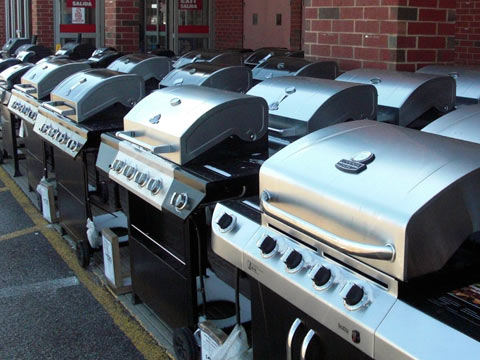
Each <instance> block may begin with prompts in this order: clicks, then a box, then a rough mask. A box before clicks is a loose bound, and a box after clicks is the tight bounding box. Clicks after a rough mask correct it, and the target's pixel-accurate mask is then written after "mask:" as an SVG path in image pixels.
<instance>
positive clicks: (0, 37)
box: [0, 1, 7, 47]
mask: <svg viewBox="0 0 480 360" xmlns="http://www.w3.org/2000/svg"><path fill="white" fill-rule="evenodd" d="M0 19H3V21H1V22H0V47H1V46H3V44H5V42H6V41H7V40H6V38H5V25H6V24H5V1H0Z"/></svg>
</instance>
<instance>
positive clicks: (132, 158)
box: [109, 141, 188, 210]
mask: <svg viewBox="0 0 480 360" xmlns="http://www.w3.org/2000/svg"><path fill="white" fill-rule="evenodd" d="M173 171H174V165H173V164H171V163H170V162H168V161H166V160H164V159H162V158H160V157H158V156H156V155H153V154H152V153H150V152H148V151H146V150H143V149H141V148H139V147H136V146H135V145H132V144H128V143H127V142H126V141H123V142H122V143H121V144H120V151H119V152H118V154H117V156H116V158H115V159H114V161H113V162H112V164H111V165H110V171H109V177H110V178H111V179H112V180H114V181H115V182H117V183H118V184H120V185H122V186H123V187H124V188H126V189H127V190H128V191H131V192H132V193H134V194H135V195H137V196H139V197H140V198H142V199H144V200H145V201H147V202H148V203H150V204H151V205H153V206H154V207H156V208H157V209H160V210H161V209H162V203H163V202H164V200H165V198H166V196H167V193H168V190H169V188H170V186H171V185H172V182H173ZM174 201H175V202H176V204H177V205H178V206H180V207H181V206H182V205H183V206H185V205H184V204H185V203H186V201H188V199H185V198H184V197H183V196H182V194H179V195H178V196H177V197H176V198H175V199H174Z"/></svg>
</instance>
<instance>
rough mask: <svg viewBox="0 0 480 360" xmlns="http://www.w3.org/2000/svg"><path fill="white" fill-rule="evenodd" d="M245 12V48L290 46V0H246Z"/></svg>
mask: <svg viewBox="0 0 480 360" xmlns="http://www.w3.org/2000/svg"><path fill="white" fill-rule="evenodd" d="M243 14H244V15H243V16H244V18H243V24H244V28H243V31H244V37H245V38H244V42H243V47H244V48H247V49H258V48H261V47H265V46H275V47H284V48H288V49H289V48H290V23H291V21H290V18H291V7H290V0H262V1H259V0H245V7H244V11H243Z"/></svg>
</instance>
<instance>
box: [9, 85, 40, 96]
mask: <svg viewBox="0 0 480 360" xmlns="http://www.w3.org/2000/svg"><path fill="white" fill-rule="evenodd" d="M13 88H14V89H15V90H18V91H21V92H23V93H25V94H31V93H34V92H35V91H36V90H37V89H36V88H35V86H33V85H30V84H15V85H13Z"/></svg>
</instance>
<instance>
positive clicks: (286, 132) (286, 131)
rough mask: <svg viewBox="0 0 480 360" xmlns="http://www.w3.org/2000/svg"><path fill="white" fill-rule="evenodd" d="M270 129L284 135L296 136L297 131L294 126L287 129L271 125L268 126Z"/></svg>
mask: <svg viewBox="0 0 480 360" xmlns="http://www.w3.org/2000/svg"><path fill="white" fill-rule="evenodd" d="M268 131H270V132H272V133H274V134H277V135H279V136H282V137H287V136H295V132H296V131H295V128H294V127H291V128H286V129H278V128H274V127H271V126H269V127H268Z"/></svg>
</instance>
